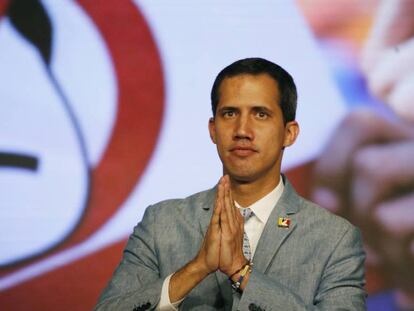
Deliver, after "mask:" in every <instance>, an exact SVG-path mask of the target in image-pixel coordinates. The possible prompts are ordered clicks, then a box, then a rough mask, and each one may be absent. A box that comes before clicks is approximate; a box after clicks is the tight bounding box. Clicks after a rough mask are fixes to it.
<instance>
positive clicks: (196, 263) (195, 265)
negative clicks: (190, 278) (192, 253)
mask: <svg viewBox="0 0 414 311" xmlns="http://www.w3.org/2000/svg"><path fill="white" fill-rule="evenodd" d="M187 268H188V271H189V273H192V274H195V275H198V276H200V277H201V278H203V279H204V278H205V277H206V276H207V275H209V274H210V273H212V272H214V271H211V270H210V269H209V268H208V266H207V265H206V264H205V262H204V261H203V260H200V259H198V258H197V257H196V258H195V259H193V260H192V261H190V262H189V264H188V266H187Z"/></svg>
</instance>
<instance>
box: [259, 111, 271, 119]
mask: <svg viewBox="0 0 414 311" xmlns="http://www.w3.org/2000/svg"><path fill="white" fill-rule="evenodd" d="M256 116H257V118H259V119H266V118H267V117H268V116H269V114H268V113H267V112H265V111H258V112H257V113H256Z"/></svg>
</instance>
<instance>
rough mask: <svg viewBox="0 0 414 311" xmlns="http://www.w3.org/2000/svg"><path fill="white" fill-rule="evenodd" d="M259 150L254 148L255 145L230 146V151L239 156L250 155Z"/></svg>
mask: <svg viewBox="0 0 414 311" xmlns="http://www.w3.org/2000/svg"><path fill="white" fill-rule="evenodd" d="M257 152H258V151H257V150H256V149H255V148H253V147H246V146H234V147H232V148H230V153H231V154H234V155H235V156H237V157H242V158H245V157H248V156H251V155H253V154H255V153H257Z"/></svg>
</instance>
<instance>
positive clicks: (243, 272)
mask: <svg viewBox="0 0 414 311" xmlns="http://www.w3.org/2000/svg"><path fill="white" fill-rule="evenodd" d="M252 266H253V263H251V262H247V263H246V264H244V265H243V266H242V267H241V268H240V269H239V270H238V271H236V272H235V273H234V274H233V275H231V276H230V277H229V280H230V282H231V286H232V288H233V289H234V290H235V291H239V292H240V291H242V290H243V289H244V288H245V286H246V283H247V281H248V279H249V275H250V273H251V271H252Z"/></svg>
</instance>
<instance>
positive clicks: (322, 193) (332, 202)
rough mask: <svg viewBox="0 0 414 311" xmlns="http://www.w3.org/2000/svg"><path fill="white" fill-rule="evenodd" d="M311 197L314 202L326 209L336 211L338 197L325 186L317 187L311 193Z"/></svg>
mask: <svg viewBox="0 0 414 311" xmlns="http://www.w3.org/2000/svg"><path fill="white" fill-rule="evenodd" d="M312 199H313V201H315V203H317V204H319V205H320V206H322V207H324V208H326V209H327V210H329V211H331V212H333V213H336V212H338V209H339V207H338V199H337V197H336V195H335V194H334V193H333V192H332V191H330V190H328V189H327V188H317V189H316V190H315V191H314V192H313V194H312Z"/></svg>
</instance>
